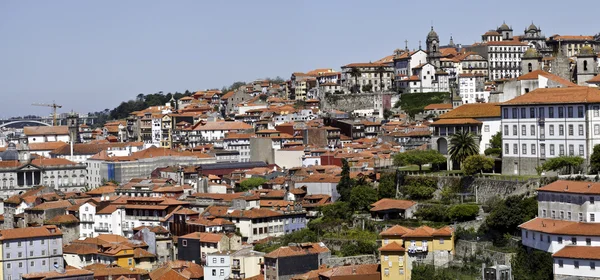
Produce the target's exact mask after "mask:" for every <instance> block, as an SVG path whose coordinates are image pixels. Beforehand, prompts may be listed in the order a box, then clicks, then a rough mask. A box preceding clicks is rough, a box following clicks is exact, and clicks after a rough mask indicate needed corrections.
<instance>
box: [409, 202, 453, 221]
mask: <svg viewBox="0 0 600 280" xmlns="http://www.w3.org/2000/svg"><path fill="white" fill-rule="evenodd" d="M415 217H417V218H419V219H421V220H425V221H431V222H449V221H450V218H449V217H448V206H446V205H444V204H431V205H429V206H428V207H420V208H419V209H418V210H417V211H416V212H415Z"/></svg>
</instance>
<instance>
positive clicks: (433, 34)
mask: <svg viewBox="0 0 600 280" xmlns="http://www.w3.org/2000/svg"><path fill="white" fill-rule="evenodd" d="M427 39H428V40H429V39H439V37H438V35H437V33H435V31H434V30H433V26H432V27H431V31H429V34H427Z"/></svg>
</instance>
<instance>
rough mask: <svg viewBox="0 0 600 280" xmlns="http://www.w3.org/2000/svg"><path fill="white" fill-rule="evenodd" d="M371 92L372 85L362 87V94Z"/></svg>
mask: <svg viewBox="0 0 600 280" xmlns="http://www.w3.org/2000/svg"><path fill="white" fill-rule="evenodd" d="M372 90H373V85H372V84H366V85H363V86H362V92H371V91H372Z"/></svg>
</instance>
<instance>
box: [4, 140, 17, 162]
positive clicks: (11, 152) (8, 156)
mask: <svg viewBox="0 0 600 280" xmlns="http://www.w3.org/2000/svg"><path fill="white" fill-rule="evenodd" d="M0 160H2V161H7V160H19V152H18V151H17V146H16V145H15V143H9V144H8V147H7V148H6V151H4V152H1V153H0Z"/></svg>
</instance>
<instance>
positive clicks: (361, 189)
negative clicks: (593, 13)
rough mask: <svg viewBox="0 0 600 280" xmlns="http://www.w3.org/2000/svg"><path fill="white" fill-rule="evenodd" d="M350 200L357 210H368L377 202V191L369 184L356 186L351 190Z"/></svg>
mask: <svg viewBox="0 0 600 280" xmlns="http://www.w3.org/2000/svg"><path fill="white" fill-rule="evenodd" d="M349 202H350V205H352V207H353V208H354V209H355V210H359V211H367V212H368V211H369V207H370V206H371V204H373V203H375V202H377V191H376V190H375V189H374V188H373V187H371V186H368V185H361V186H356V187H354V188H352V191H350V201H349Z"/></svg>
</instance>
